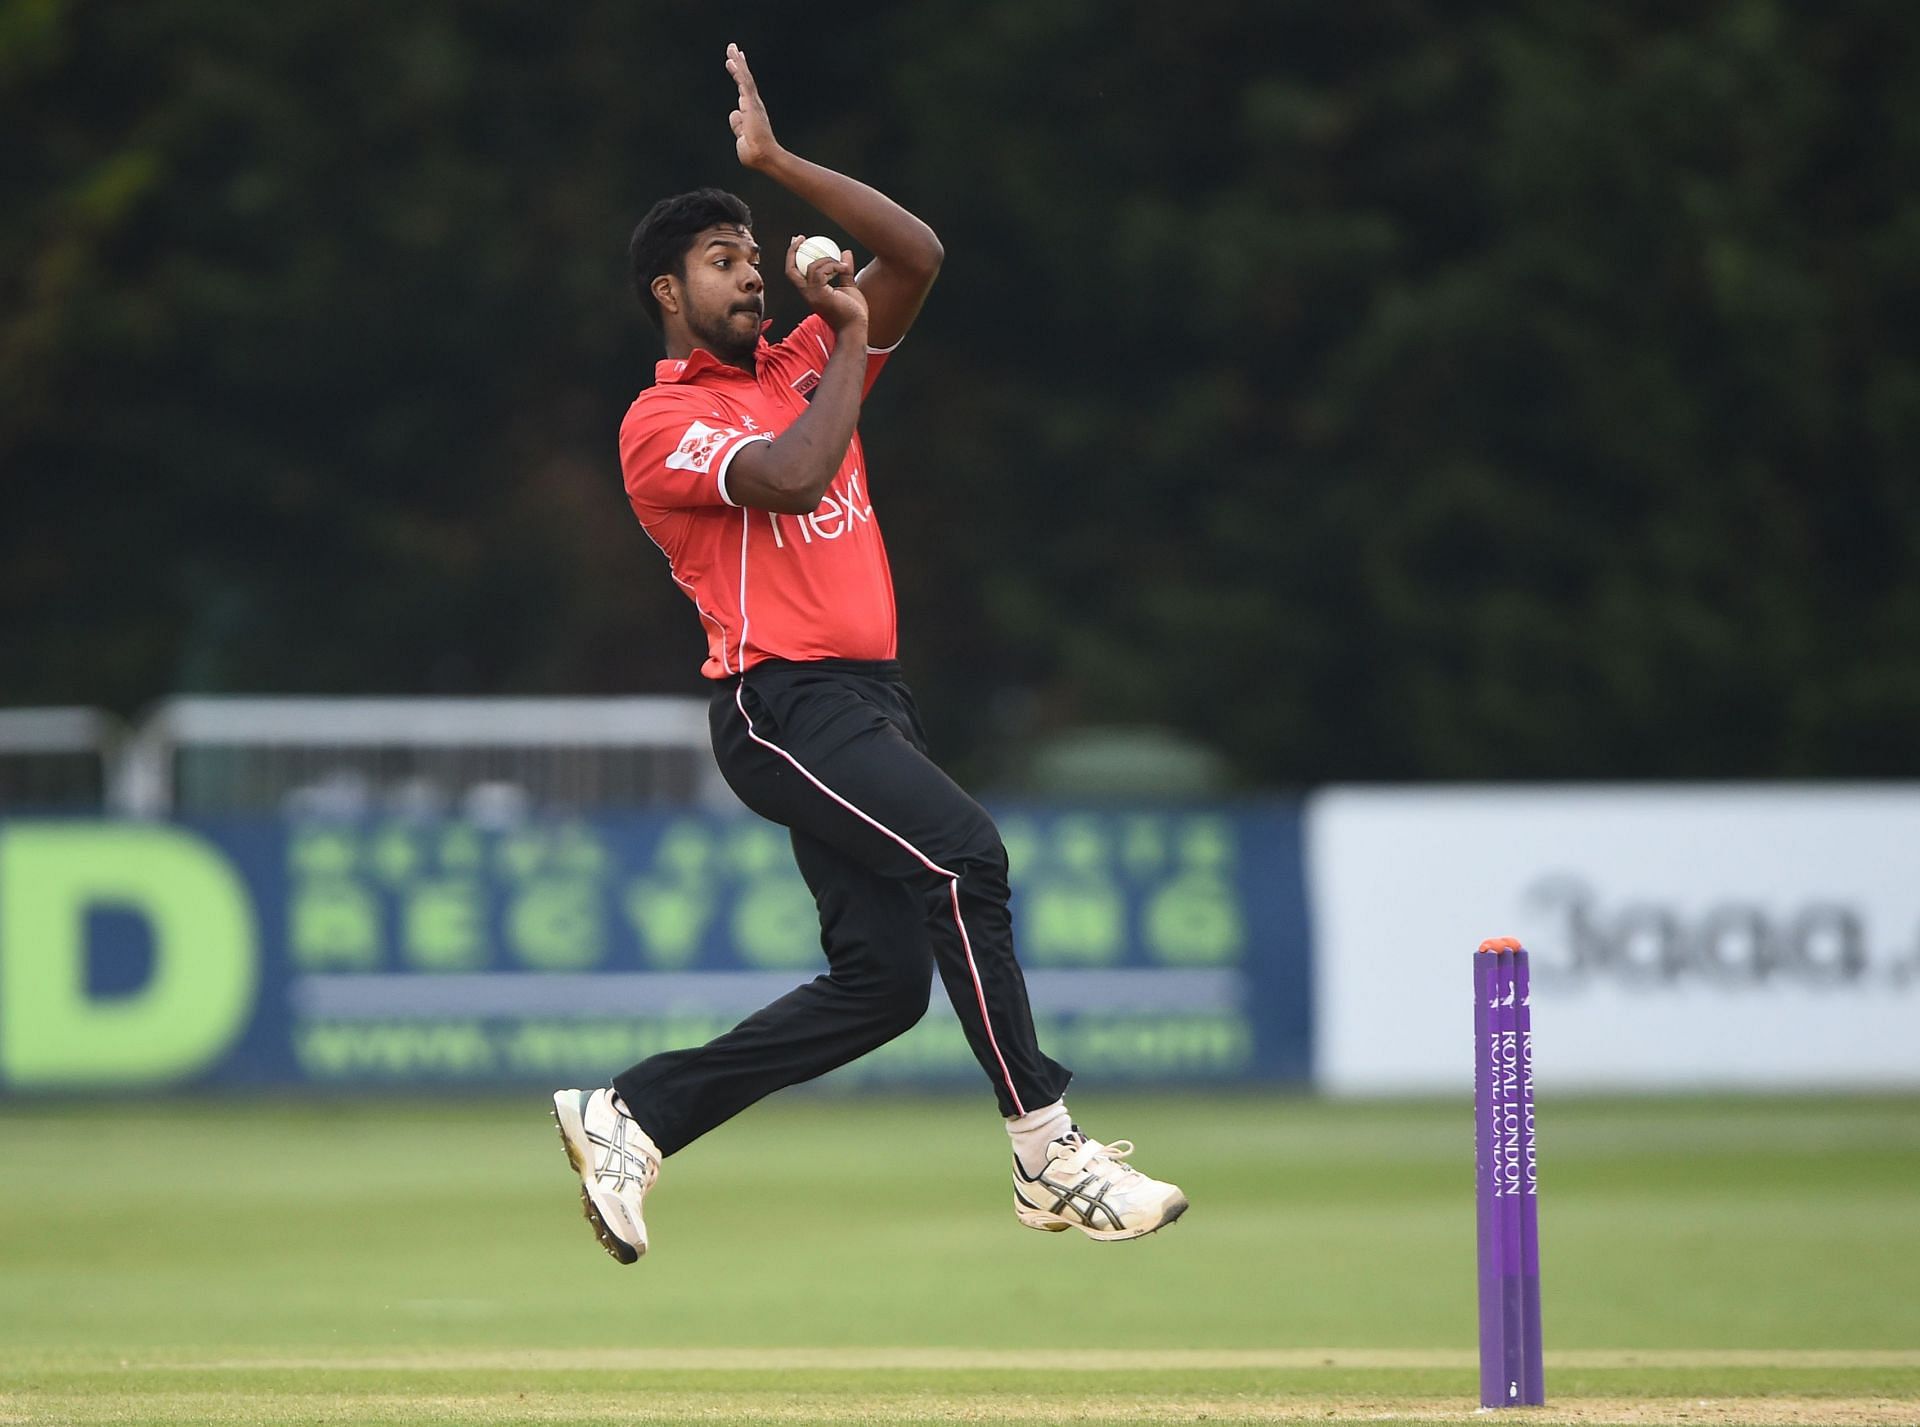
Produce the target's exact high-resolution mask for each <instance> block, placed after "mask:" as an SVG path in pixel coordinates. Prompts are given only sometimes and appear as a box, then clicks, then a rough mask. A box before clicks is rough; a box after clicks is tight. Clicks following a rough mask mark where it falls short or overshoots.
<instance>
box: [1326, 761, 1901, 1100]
mask: <svg viewBox="0 0 1920 1427" xmlns="http://www.w3.org/2000/svg"><path fill="white" fill-rule="evenodd" d="M1306 827H1307V833H1306V847H1307V868H1308V871H1307V879H1308V890H1309V901H1310V905H1311V907H1312V923H1313V940H1314V1007H1315V1021H1314V1034H1315V1056H1314V1066H1315V1080H1316V1083H1317V1084H1318V1085H1319V1086H1320V1087H1321V1088H1323V1089H1327V1090H1332V1091H1336V1092H1339V1091H1353V1092H1390V1091H1408V1090H1423V1091H1424V1090H1432V1091H1441V1090H1459V1089H1461V1088H1462V1087H1464V1086H1466V1085H1467V1084H1469V1083H1470V1074H1471V1067H1472V1060H1471V1049H1470V1045H1471V1036H1470V1029H1469V1027H1470V1017H1471V1008H1472V993H1471V974H1472V972H1471V965H1470V961H1471V954H1472V952H1473V949H1474V947H1475V946H1476V945H1477V944H1478V943H1479V942H1480V941H1481V939H1482V938H1485V937H1489V936H1516V937H1518V938H1520V940H1521V941H1522V942H1524V943H1525V945H1526V946H1527V948H1528V949H1529V951H1530V952H1531V953H1532V964H1533V1002H1534V1027H1535V1044H1536V1049H1535V1055H1536V1063H1537V1067H1538V1074H1539V1077H1540V1080H1541V1083H1542V1084H1543V1085H1544V1086H1546V1087H1548V1088H1555V1087H1562V1088H1564V1087H1583V1086H1591V1087H1621V1088H1628V1087H1630V1088H1654V1089H1677V1088H1689V1087H1712V1086H1739V1087H1768V1088H1776V1089H1798V1088H1805V1089H1813V1088H1833V1087H1856V1086H1859V1087H1869V1086H1894V1085H1912V1084H1915V1083H1917V1082H1920V860H1917V859H1920V851H1917V849H1920V789H1916V788H1913V787H1906V786H1888V785H1876V786H1870V787H1868V786H1862V787H1851V786H1836V787H1817V786H1801V787H1795V786H1784V787H1774V786H1764V785H1755V786H1685V787H1676V786H1660V787H1619V786H1615V787H1592V788H1582V787H1553V788H1458V789H1395V788H1331V789H1327V790H1325V791H1323V792H1320V793H1317V794H1315V795H1314V796H1313V797H1312V798H1310V799H1309V800H1308V804H1307V814H1306Z"/></svg>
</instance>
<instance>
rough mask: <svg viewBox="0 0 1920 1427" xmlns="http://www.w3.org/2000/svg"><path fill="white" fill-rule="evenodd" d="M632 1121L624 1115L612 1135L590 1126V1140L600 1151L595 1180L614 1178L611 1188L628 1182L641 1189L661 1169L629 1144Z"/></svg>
mask: <svg viewBox="0 0 1920 1427" xmlns="http://www.w3.org/2000/svg"><path fill="white" fill-rule="evenodd" d="M630 1123H631V1122H630V1121H629V1120H628V1119H627V1118H626V1117H625V1116H624V1115H623V1116H621V1117H620V1118H619V1119H617V1120H616V1121H615V1122H614V1130H613V1134H612V1135H611V1136H607V1135H603V1134H601V1133H599V1132H598V1131H597V1130H595V1129H593V1128H592V1127H591V1126H589V1127H588V1128H587V1141H588V1143H590V1144H591V1145H593V1146H594V1148H596V1149H598V1150H600V1151H601V1152H602V1153H601V1155H600V1160H599V1163H598V1164H596V1165H594V1167H593V1175H594V1178H596V1179H609V1178H610V1179H612V1181H613V1182H612V1183H611V1184H609V1185H608V1186H607V1188H609V1189H623V1188H625V1187H626V1186H627V1185H628V1184H637V1185H639V1186H640V1187H641V1188H642V1189H645V1188H646V1187H647V1186H648V1185H650V1184H652V1183H653V1176H654V1174H655V1173H656V1172H657V1171H658V1170H659V1168H660V1166H659V1163H658V1162H657V1161H656V1160H655V1159H654V1158H653V1157H652V1156H651V1155H649V1154H647V1153H646V1152H645V1151H643V1150H641V1149H639V1148H638V1147H637V1146H635V1145H633V1144H631V1143H629V1138H630V1137H629V1135H628V1132H627V1127H628V1125H629V1124H630Z"/></svg>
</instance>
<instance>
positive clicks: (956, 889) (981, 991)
mask: <svg viewBox="0 0 1920 1427" xmlns="http://www.w3.org/2000/svg"><path fill="white" fill-rule="evenodd" d="M744 648H745V645H744V642H743V644H742V649H743V651H744ZM733 702H734V705H735V706H736V707H737V708H738V709H739V710H740V717H741V718H743V719H745V720H746V723H747V737H748V738H751V739H752V740H753V741H754V742H755V743H757V744H759V745H760V746H761V747H762V748H770V749H772V750H773V751H774V752H775V753H777V754H779V755H780V756H781V757H782V758H784V759H786V760H787V762H789V763H791V764H792V765H793V766H794V768H795V769H797V770H798V771H799V773H800V776H801V777H803V778H805V779H806V780H807V781H808V782H809V783H811V784H813V786H814V787H816V788H818V789H819V790H820V791H821V792H823V793H825V794H826V795H827V796H828V797H829V798H832V799H833V800H834V802H836V803H838V804H839V805H840V806H841V807H843V808H845V809H846V810H847V811H848V812H850V813H852V814H853V815H854V816H855V817H857V818H859V819H860V821H861V822H863V823H865V824H866V825H867V826H868V827H870V828H873V829H874V830H875V831H877V832H879V833H881V834H883V835H884V836H886V837H888V838H890V839H891V840H892V841H894V842H896V843H898V844H899V845H900V846H901V847H904V848H905V849H906V850H907V851H908V852H910V853H912V854H913V856H914V858H915V860H916V861H918V862H919V863H920V865H921V866H922V867H925V868H926V869H927V870H928V871H929V872H937V873H939V874H940V875H941V876H942V877H944V878H946V879H947V892H948V895H949V896H950V897H951V898H952V899H953V924H954V925H955V926H956V927H958V928H959V929H960V949H961V950H962V951H964V952H965V953H966V956H967V974H968V975H969V976H971V977H972V978H973V995H974V999H975V1000H976V1001H977V1002H978V1003H979V1005H980V1024H981V1025H982V1026H983V1027H985V1029H986V1032H987V1044H988V1045H990V1046H992V1047H993V1058H994V1059H995V1060H996V1061H998V1062H999V1063H1000V1078H1001V1079H1003V1080H1004V1081H1006V1083H1007V1095H1008V1096H1009V1098H1011V1099H1012V1101H1013V1111H1014V1113H1015V1114H1016V1115H1024V1114H1026V1113H1027V1110H1026V1107H1025V1106H1024V1105H1022V1104H1021V1103H1020V1092H1019V1091H1018V1090H1016V1089H1015V1088H1014V1084H1013V1075H1012V1074H1011V1073H1010V1072H1009V1071H1008V1070H1007V1058H1006V1057H1005V1056H1004V1055H1002V1054H1001V1053H1000V1042H999V1041H998V1040H997V1039H996V1038H995V1037H994V1034H993V1021H992V1019H991V1018H990V1017H989V1016H988V1015H987V991H986V988H985V987H984V986H983V985H981V983H980V968H979V966H977V965H976V964H975V963H974V959H973V940H972V938H971V937H969V936H968V935H967V923H966V919H965V918H963V917H962V916H961V915H960V874H959V873H958V872H949V871H948V870H947V869H946V868H944V867H942V866H941V865H940V864H939V863H937V862H935V861H934V860H933V859H932V858H931V857H928V856H927V855H926V853H924V852H922V851H921V850H920V849H919V848H917V847H915V846H914V845H913V844H912V843H910V842H908V841H907V840H906V839H905V838H904V837H902V836H900V834H899V833H897V832H895V831H894V830H893V829H892V828H890V827H888V826H887V825H886V824H885V823H883V822H881V821H880V820H879V819H878V818H874V817H871V816H869V815H868V814H867V813H865V812H863V811H861V810H860V809H859V808H857V807H855V806H854V805H853V804H852V803H850V802H848V801H847V800H846V799H845V798H843V797H841V796H840V795H839V794H838V793H836V792H834V791H833V789H831V788H829V787H828V786H827V785H826V784H825V783H823V782H821V781H820V780H819V779H818V778H816V777H814V776H813V774H812V773H811V772H810V771H809V770H808V769H807V766H806V765H805V764H804V763H802V762H801V761H800V760H799V759H798V758H795V757H794V756H793V755H792V754H791V753H789V752H787V750H786V749H784V748H782V747H781V746H780V745H779V744H777V743H774V742H772V741H771V740H769V739H765V738H762V737H761V736H760V733H759V730H757V729H756V728H754V726H753V715H752V714H750V713H748V712H747V705H746V702H745V701H744V700H743V699H742V698H741V688H740V686H739V685H735V687H734V691H733Z"/></svg>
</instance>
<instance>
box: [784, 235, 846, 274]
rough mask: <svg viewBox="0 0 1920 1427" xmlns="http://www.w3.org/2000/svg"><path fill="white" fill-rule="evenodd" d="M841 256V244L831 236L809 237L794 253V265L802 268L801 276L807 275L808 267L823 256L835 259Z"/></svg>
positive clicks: (831, 259) (830, 259)
mask: <svg viewBox="0 0 1920 1427" xmlns="http://www.w3.org/2000/svg"><path fill="white" fill-rule="evenodd" d="M839 256H840V245H839V244H838V243H836V242H834V241H833V239H831V238H809V239H807V240H806V242H804V243H802V244H801V245H800V246H799V247H798V248H797V249H796V250H795V251H794V254H793V265H794V266H795V267H796V268H798V269H800V276H802V277H805V276H806V275H807V269H808V268H810V267H812V266H813V265H814V264H815V263H816V262H818V261H819V260H820V259H821V258H826V259H827V260H828V261H830V262H831V261H835V260H837V259H838V258H839Z"/></svg>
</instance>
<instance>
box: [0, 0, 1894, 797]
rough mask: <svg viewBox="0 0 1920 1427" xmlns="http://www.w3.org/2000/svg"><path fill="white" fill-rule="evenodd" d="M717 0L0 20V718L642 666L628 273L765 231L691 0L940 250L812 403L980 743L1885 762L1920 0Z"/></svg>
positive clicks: (1416, 766) (1275, 780)
mask: <svg viewBox="0 0 1920 1427" xmlns="http://www.w3.org/2000/svg"><path fill="white" fill-rule="evenodd" d="M764 9H765V13H764V14H760V13H753V14H749V15H747V16H745V17H744V18H742V19H741V20H740V22H739V24H738V25H737V27H736V28H734V29H733V30H728V29H726V28H723V27H722V26H721V25H720V24H719V23H718V22H717V21H715V20H713V19H711V18H709V17H708V16H707V15H706V14H704V13H703V12H702V11H700V10H698V9H696V8H695V7H691V6H681V5H677V4H667V3H661V0H654V2H653V3H644V0H631V3H622V4H614V3H604V0H582V3H579V4H574V5H567V6H544V5H527V4H524V3H519V0H461V3H455V2H454V0H421V3H414V4H407V5H384V4H374V3H369V0H325V3H316V0H284V3H279V4H274V5H257V4H247V3H240V0H142V2H141V3H134V0H123V3H80V0H17V3H12V4H7V5H5V6H0V122H4V125H5V132H6V134H7V136H8V139H7V142H6V144H5V145H4V146H3V147H0V398H3V399H0V704H5V703H34V702H82V703H101V704H107V705H111V706H116V707H119V708H122V709H133V708H137V707H138V706H139V705H141V704H142V703H144V702H146V701H148V700H150V699H152V698H154V697H157V696H159V695H161V694H163V693H166V692H170V691H246V692H472V693H489V692H619V691H635V690H656V689H659V690H691V689H694V688H697V687H698V679H697V675H696V673H695V667H696V665H697V663H698V659H699V652H700V635H699V631H698V628H697V623H696V621H695V619H694V618H693V616H692V613H691V611H690V609H689V608H688V607H687V606H686V605H685V602H684V600H683V599H682V597H681V596H680V595H679V593H678V592H677V591H676V590H675V589H674V588H673V586H672V585H671V583H670V582H669V581H668V580H667V579H666V576H665V571H664V568H663V566H662V565H661V562H660V561H659V558H658V555H657V553H656V552H655V551H654V550H653V548H652V547H651V546H650V545H649V544H648V542H647V541H646V539H645V537H644V536H643V535H642V534H641V532H640V531H639V530H638V528H637V527H636V526H635V525H634V524H633V522H632V521H631V519H630V517H629V516H628V515H627V513H626V510H625V505H624V501H623V498H622V496H621V492H620V488H619V479H618V470H617V462H616V459H615V454H614V446H613V434H614V430H615V428H616V426H617V424H618V421H619V418H620V415H621V413H622V411H623V410H624V407H625V404H626V402H627V401H628V400H630V399H631V397H632V396H633V394H634V392H635V391H637V390H638V389H639V388H640V387H641V386H642V385H644V384H645V383H646V382H647V381H649V380H650V378H651V364H652V362H653V360H654V359H655V357H656V356H657V355H658V351H657V347H656V346H655V338H654V337H653V334H652V333H651V331H650V330H649V329H648V328H647V326H646V324H645V322H644V321H643V320H642V319H641V317H640V314H639V311H638V309H637V307H636V306H635V305H634V302H633V299H632V297H631V295H630V294H629V293H628V291H627V289H626V285H625V281H624V273H623V260H624V252H625V239H626V234H627V232H628V230H629V228H630V227H631V225H632V223H633V222H634V221H635V219H636V218H637V217H638V215H639V214H640V213H641V212H642V211H643V210H644V209H645V207H646V206H647V204H648V203H649V202H651V201H652V199H654V198H656V197H658V196H660V195H661V194H663V193H667V192H672V191H677V190H679V189H684V188H689V187H694V186H697V185H700V184H703V183H710V182H711V183H720V184H723V185H728V186H732V187H734V188H735V189H736V190H737V191H739V192H741V193H742V194H743V196H745V197H746V198H747V199H748V200H749V202H751V203H752V204H753V205H754V207H755V210H756V214H757V217H758V220H759V224H760V231H761V234H762V236H763V238H766V239H776V240H777V239H780V238H784V236H785V235H786V234H788V233H792V232H796V231H815V230H816V229H817V228H818V227H819V223H818V220H815V219H812V218H811V217H809V216H808V215H806V214H804V213H803V212H801V211H799V210H798V208H797V207H796V206H795V205H794V204H793V203H792V201H791V200H790V199H788V198H786V197H785V195H783V194H781V193H779V192H778V191H777V190H776V189H773V188H772V187H771V186H770V185H767V184H766V183H764V182H763V181H761V180H759V179H757V178H755V177H754V176H752V175H749V174H745V173H743V172H742V171H740V170H739V169H738V167H737V165H736V164H735V162H734V159H733V153H732V144H731V138H730V136H729V134H728V133H727V129H726V115H727V110H728V109H729V108H730V107H731V87H730V85H729V84H728V82H727V79H726V75H725V73H724V71H723V70H722V69H721V58H722V47H723V45H724V43H725V41H726V40H727V39H728V38H738V39H739V40H740V41H741V43H742V44H743V45H745V46H746V48H747V49H748V51H749V53H750V55H751V56H752V58H753V60H754V64H755V68H756V70H757V72H758V73H759V75H760V78H761V82H762V87H763V89H764V90H765V92H766V94H767V96H768V100H769V104H770V106H771V108H772V113H773V117H774V121H775V126H776V130H777V131H778V132H779V133H780V135H781V137H782V138H783V139H784V140H785V141H786V142H787V143H788V144H790V145H791V146H792V147H794V148H795V149H797V150H799V151H801V152H803V153H807V154H809V155H810V156H813V157H816V158H819V159H820V160H822V161H823V162H826V163H829V164H832V165H834V166H836V167H841V168H845V169H847V170H849V171H851V172H854V173H856V174H858V175H860V176H862V177H865V178H868V179H869V180H870V181H873V182H875V183H877V184H878V185H880V186H881V187H883V188H885V189H887V190H889V191H891V192H893V193H895V194H896V195H897V196H899V197H900V198H901V199H902V200H903V201H904V202H906V203H907V204H908V205H909V206H910V207H913V208H914V209H915V210H916V211H917V212H919V213H921V214H922V215H923V216H924V217H926V218H927V219H928V221H930V222H931V223H932V224H933V225H934V227H935V228H936V229H937V230H938V231H939V232H940V234H941V236H942V238H943V239H944V241H945V243H946V246H947V249H948V254H949V258H948V265H947V269H946V272H945V273H944V274H943V276H942V279H941V283H940V285H939V287H938V288H936V290H935V293H934V296H933V299H932V301H931V302H930V304H929V306H928V308H927V311H926V313H925V315H924V316H923V318H922V320H921V323H920V326H919V327H918V328H917V329H916V331H915V333H914V334H913V336H912V338H911V339H910V340H909V343H908V345H907V346H906V347H905V348H903V349H902V352H901V354H900V355H899V356H898V357H897V358H896V359H895V362H894V363H893V365H892V368H891V369H890V370H889V372H888V373H887V375H886V376H885V377H884V378H883V380H882V383H881V385H880V387H879V388H878V390H877V391H876V394H875V397H874V400H873V403H872V405H871V407H870V409H869V412H868V415H867V417H866V419H865V422H864V428H865V431H866V434H867V440H868V445H869V449H870V453H871V456H872V459H873V463H874V467H875V488H876V495H877V499H878V502H879V506H880V511H881V515H882V518H883V519H884V520H885V522H886V524H887V528H888V532H889V540H890V544H891V547H892V550H893V555H894V564H895V573H896V577H897V579H898V582H899V586H900V596H901V603H902V615H903V619H902V625H903V628H902V636H903V645H904V654H905V657H906V660H907V663H908V666H909V672H910V673H911V675H912V677H913V678H914V681H915V683H916V685H917V686H918V687H919V688H920V690H921V692H922V695H923V699H924V702H925V703H926V704H927V705H928V708H929V711H930V713H931V714H932V715H933V722H934V725H935V734H936V742H937V743H939V744H941V745H942V746H943V747H944V748H945V750H946V751H948V752H949V753H950V754H953V755H955V756H956V757H957V758H958V759H960V760H961V761H963V762H967V763H969V764H970V765H971V767H972V768H973V769H974V770H975V771H987V772H991V771H992V770H993V769H995V768H997V767H999V766H1002V765H1003V764H1004V762H1005V761H1006V755H1007V751H1008V749H1009V748H1010V747H1013V746H1016V745H1018V744H1019V743H1021V742H1022V741H1024V740H1026V739H1028V738H1031V737H1033V736H1035V735H1037V734H1040V733H1044V732H1046V731H1048V730H1050V729H1054V728H1057V727H1065V726H1070V725H1073V724H1077V723H1159V724H1165V725H1169V726H1171V727H1174V728H1176V729H1179V730H1182V731H1184V732H1186V733H1188V734H1190V735H1192V736H1194V737H1197V738H1199V739H1201V740H1203V741H1205V742H1208V743H1211V744H1214V745H1215V746H1217V747H1219V748H1221V749H1223V750H1224V751H1225V752H1226V753H1227V754H1228V755H1229V756H1230V758H1231V759H1232V760H1233V762H1234V764H1235V766H1236V767H1237V768H1238V769H1239V771H1240V772H1241V774H1242V775H1243V776H1244V777H1245V778H1246V779H1247V780H1248V781H1249V782H1250V783H1262V784H1298V783H1306V782H1317V781H1322V780H1326V779H1331V778H1376V777H1410V778H1454V777H1460V778H1498V777H1521V778H1532V777H1589V776H1609V777H1634V776H1646V777H1667V776H1734V775H1738V776H1776V775H1781V776H1850V775H1868V774H1907V775H1911V774H1914V773H1916V772H1920V459H1917V458H1920V341H1917V340H1916V334H1920V181H1917V180H1920V85H1916V84H1915V83H1914V82H1913V77H1914V76H1915V75H1916V74H1920V10H1917V9H1915V8H1914V7H1913V6H1911V5H1906V4H1901V3H1897V0H1840V3H1835V4H1829V5H1823V6H1795V5H1789V4H1787V3H1784V0H1728V3H1717V4H1708V5H1700V6H1680V7H1674V6H1664V5H1648V4H1623V5H1611V6H1599V5H1569V4H1565V3H1560V0H1531V3H1521V4H1518V5H1501V6H1494V5H1477V4H1461V3H1455V4H1446V5H1442V4H1438V3H1432V0H1394V3H1388V4H1380V5H1367V6H1355V5H1341V4H1332V3H1326V2H1325V0H1321V2H1320V3H1306V0H1288V2H1287V3H1276V4H1272V5H1261V6H1253V5H1246V4H1222V3H1194V4H1188V5H1184V6H1181V7H1178V10H1177V13H1170V12H1169V11H1168V10H1167V8H1166V7H1164V6H1145V5H1130V6H1112V5H1100V4H1094V3H1091V0H1078V3H1075V2H1074V0H1063V3H1050V4H1044V5H1039V4H1033V3H1031V0H995V3H986V4H977V5H972V6H954V5H946V4H942V5H933V4H918V3H916V4H910V5H901V6H894V7H888V8H887V9H886V10H885V11H884V12H881V17H880V18H873V19H869V20H868V21H866V22H865V23H864V24H850V25H834V26H822V25H821V24H819V23H817V22H813V21H809V20H807V19H806V18H805V17H801V18H798V19H783V18H780V17H779V16H778V14H777V12H776V8H775V7H764ZM770 246H777V243H770ZM776 310H777V311H778V312H780V313H781V314H782V315H783V316H784V317H785V318H786V319H789V320H790V319H791V318H793V317H795V316H797V311H798V308H797V300H795V299H792V298H790V297H784V298H781V297H777V298H776Z"/></svg>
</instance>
